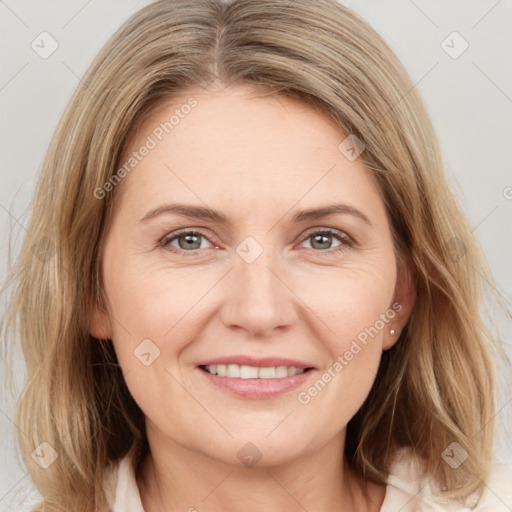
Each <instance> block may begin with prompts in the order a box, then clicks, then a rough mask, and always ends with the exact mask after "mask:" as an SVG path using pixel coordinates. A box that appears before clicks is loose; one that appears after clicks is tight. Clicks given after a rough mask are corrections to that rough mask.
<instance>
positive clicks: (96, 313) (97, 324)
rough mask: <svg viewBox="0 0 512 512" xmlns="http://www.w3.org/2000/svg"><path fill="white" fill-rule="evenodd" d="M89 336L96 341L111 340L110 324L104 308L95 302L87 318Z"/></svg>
mask: <svg viewBox="0 0 512 512" xmlns="http://www.w3.org/2000/svg"><path fill="white" fill-rule="evenodd" d="M89 334H90V335H91V336H93V337H94V338H96V339H98V340H111V339H112V322H111V320H110V315H109V314H108V311H107V310H106V309H105V307H104V306H103V305H102V304H100V303H98V302H96V303H94V305H93V307H92V312H91V315H90V318H89Z"/></svg>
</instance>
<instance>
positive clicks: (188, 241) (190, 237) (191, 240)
mask: <svg viewBox="0 0 512 512" xmlns="http://www.w3.org/2000/svg"><path fill="white" fill-rule="evenodd" d="M198 238H199V237H198V235H184V236H182V237H180V240H181V239H185V240H186V242H185V244H181V243H180V246H182V247H181V248H182V249H187V248H188V249H198V248H199V246H197V247H191V246H190V244H194V239H196V242H195V243H196V245H197V239H198ZM187 244H189V245H187ZM183 245H185V247H183ZM199 245H201V244H200V243H199Z"/></svg>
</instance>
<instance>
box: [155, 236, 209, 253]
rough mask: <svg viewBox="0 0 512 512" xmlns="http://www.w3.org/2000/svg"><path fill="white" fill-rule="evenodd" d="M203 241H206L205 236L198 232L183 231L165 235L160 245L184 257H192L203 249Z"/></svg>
mask: <svg viewBox="0 0 512 512" xmlns="http://www.w3.org/2000/svg"><path fill="white" fill-rule="evenodd" d="M205 240H207V238H206V236H205V235H204V234H203V233H201V232H200V231H193V230H183V231H177V232H175V233H171V234H170V235H166V236H165V237H164V238H163V239H162V240H161V241H160V245H161V246H162V247H166V248H168V249H169V250H171V251H172V252H177V253H180V254H183V255H184V256H194V255H197V251H201V250H203V249H205V247H204V246H202V242H203V241H205ZM208 243H210V242H208ZM212 245H213V244H212ZM206 248H207V247H206Z"/></svg>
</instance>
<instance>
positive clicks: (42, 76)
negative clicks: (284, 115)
mask: <svg viewBox="0 0 512 512" xmlns="http://www.w3.org/2000/svg"><path fill="white" fill-rule="evenodd" d="M147 3H149V2H146V1H142V0H122V1H121V0H109V1H108V2H105V1H104V2H99V1H98V0H89V1H86V0H52V1H50V0H45V1H41V0H37V1H36V0H5V1H3V0H0V38H1V47H0V62H1V68H0V108H1V117H0V144H1V160H0V236H1V238H0V240H1V248H0V249H1V251H0V279H2V280H3V279H4V278H5V275H6V268H7V260H8V253H7V240H8V234H9V231H10V230H12V237H13V240H12V242H13V246H12V247H13V252H12V256H15V255H16V251H17V247H19V242H20V240H21V238H22V237H23V235H24V228H23V225H24V223H25V222H26V221H27V218H28V217H27V214H26V209H27V207H28V205H29V202H30V199H31V197H32V194H33V190H34V186H35V183H36V180H37V177H38V174H39V172H40V168H41V163H42V160H43V157H44V154H45V151H46V148H47V145H48V143H49V141H50V138H51V136H52V133H53V131H54V129H55V127H56V124H57V122H58V119H59V118H60V115H61V113H62V111H63V109H64V107H65V105H66V103H67V101H68V99H69V98H70V96H71V94H72V92H73V91H74V89H75V87H76V86H77V85H78V83H79V81H80V77H81V76H82V75H83V73H84V71H85V70H86V68H87V66H88V65H89V63H90V62H91V61H92V59H93V57H94V55H95V54H96V53H97V51H98V50H99V49H100V47H101V46H102V45H103V44H104V42H105V41H106V40H107V39H108V37H109V36H110V35H111V34H112V33H113V32H114V30H115V29H116V28H117V27H118V26H119V25H120V24H121V23H122V22H123V21H124V20H125V19H126V18H127V17H129V16H130V15H131V14H132V13H134V12H135V11H136V10H137V9H138V8H140V7H142V6H144V5H146V4H147ZM344 3H345V4H347V5H349V6H350V7H352V8H353V9H354V10H355V11H357V12H358V13H359V14H361V15H362V16H363V18H365V19H366V20H367V21H368V22H369V23H370V24H371V25H372V26H373V27H374V28H376V29H377V31H378V32H379V33H380V34H381V35H382V36H383V37H384V38H385V39H386V40H387V41H388V42H389V44H390V45H391V46H392V48H393V49H394V50H395V51H396V53H397V54H398V56H399V58H401V60H402V61H403V62H404V63H405V65H406V67H407V69H408V71H409V73H410V76H411V78H412V80H413V82H414V83H415V84H416V87H417V88H418V89H419V91H420V93H421V95H422V97H423V99H424V101H425V103H426V106H427V109H428V110H429V112H430V114H431V116H432V118H433V121H434V125H435V127H436V130H437V134H438V137H439V140H440V142H441V146H442V149H443V153H444V156H445V159H446V165H447V172H448V173H449V175H450V179H451V181H452V183H453V186H454V187H455V190H456V193H457V196H458V197H459V200H460V202H461V204H462V206H463V208H464V209H465V211H466V213H467V215H468V217H469V219H470V221H471V224H472V226H473V227H474V232H475V234H476V235H477V236H478V238H479V240H480V242H481V244H482V247H483V249H484V251H485V254H486V256H487V259H488V262H489V265H490V268H491V271H492V273H493V276H494V278H495V280H496V283H497V290H498V292H499V293H500V294H501V295H502V297H503V298H504V300H505V301H506V303H507V307H508V308H509V309H510V307H511V305H512V273H511V272H510V256H511V254H512V236H511V234H510V233H511V229H510V224H511V223H510V220H511V217H512V172H511V165H510V162H511V158H510V157H511V149H510V148H511V142H512V123H511V119H512V59H511V57H510V50H511V48H512V3H511V2H510V0H499V1H496V0H472V1H468V0H464V1H463V0H459V1H456V0H430V1H428V0H415V1H413V0H387V1H386V2H383V1H382V0H357V1H356V0H353V1H351V2H344ZM43 31H46V32H48V33H49V34H51V37H52V38H54V39H55V40H56V41H57V43H58V48H57V50H56V51H55V52H54V53H53V54H52V55H50V56H49V57H48V58H42V57H41V56H40V55H38V54H37V53H36V52H35V51H34V49H33V48H32V47H31V43H32V42H33V41H35V43H34V44H37V43H38V42H39V45H40V46H42V44H41V43H40V41H41V37H44V36H40V34H41V33H42V32H43ZM453 31H457V32H458V33H459V34H460V35H461V36H462V37H463V38H464V39H465V40H466V41H467V43H468V44H469V47H468V49H467V50H466V51H465V52H464V53H462V54H461V55H460V56H459V57H458V58H453V57H451V56H450V55H448V54H447V53H446V51H445V49H443V47H442V42H443V41H444V40H446V38H447V36H449V35H450V34H452V32H453ZM457 37H458V36H451V37H450V38H448V40H447V42H445V43H444V47H445V48H446V46H447V45H449V46H452V47H453V48H452V49H451V50H450V51H452V52H453V51H457V49H460V48H461V44H462V41H461V40H457ZM49 44H50V41H49V39H47V40H46V44H45V48H46V49H48V48H49V47H50V46H49ZM42 50H43V49H42V48H41V51H42ZM0 300H2V301H3V302H1V303H0V314H2V311H3V308H4V307H5V294H4V295H3V296H2V297H0ZM495 321H496V322H497V321H498V320H495ZM493 323H494V321H493ZM500 329H501V330H502V333H503V336H504V338H505V343H506V347H505V348H506V349H507V351H508V353H509V354H510V355H511V356H512V345H511V338H512V336H511V329H510V325H504V326H503V327H500ZM15 361H16V364H15V368H14V369H15V373H16V377H17V381H18V383H19V382H21V380H22V378H23V364H22V359H21V357H20V355H19V354H17V355H16V356H15ZM0 370H1V372H2V375H4V374H5V371H6V369H5V367H3V366H2V367H1V368H0ZM18 390H19V386H18ZM511 399H512V390H511V389H507V388H504V387H502V388H501V395H500V397H499V399H498V408H499V410H500V412H499V414H498V419H499V421H501V422H504V421H505V418H506V417H507V415H508V417H511V414H510V413H511V408H512V405H511V404H512V402H511ZM13 407H14V399H13V397H11V396H9V394H6V393H4V392H2V394H1V395H0V461H1V462H0V511H1V510H5V511H7V510H9V511H12V510H28V505H29V501H27V502H26V503H25V504H24V505H23V506H22V505H20V504H18V502H17V499H16V496H17V492H18V491H19V490H20V489H22V487H23V486H24V485H25V484H29V478H28V476H27V475H26V472H25V471H24V470H23V469H22V467H21V466H19V465H18V463H17V462H16V458H15V455H14V450H13V438H12V435H13V430H14V429H15V428H16V427H15V426H14V424H13V422H12V414H13ZM508 425H509V430H510V423H508ZM501 428H503V426H502V427H501ZM499 443H501V444H498V448H497V452H498V455H499V457H500V459H502V460H508V461H512V448H511V446H510V443H509V444H506V442H504V441H499Z"/></svg>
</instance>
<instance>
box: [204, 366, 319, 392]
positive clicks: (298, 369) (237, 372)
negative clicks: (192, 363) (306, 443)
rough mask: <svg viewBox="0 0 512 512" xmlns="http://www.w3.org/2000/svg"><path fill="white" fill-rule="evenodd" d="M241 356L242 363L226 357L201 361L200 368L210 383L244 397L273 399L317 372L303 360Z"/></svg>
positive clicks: (294, 387) (301, 383) (302, 383)
mask: <svg viewBox="0 0 512 512" xmlns="http://www.w3.org/2000/svg"><path fill="white" fill-rule="evenodd" d="M238 359H239V360H240V359H243V360H242V361H239V362H240V364H238V363H234V362H229V361H228V360H227V359H224V360H217V361H215V362H208V364H200V365H198V366H197V369H198V370H199V371H200V372H201V375H203V376H204V377H205V379H206V381H207V382H208V383H209V384H211V385H213V386H214V387H216V388H217V389H220V390H222V391H224V392H226V393H228V394H230V395H234V396H235V397H237V398H242V399H244V400H263V399H269V398H273V397H276V396H279V395H282V394H284V393H287V392H289V391H292V390H293V389H296V388H297V387H299V386H301V385H304V384H305V383H306V382H307V381H308V380H309V379H310V378H311V375H312V374H314V373H315V371H316V369H315V368H314V367H313V366H307V365H306V364H304V363H301V362H299V361H290V360H281V359H279V360H276V359H266V360H253V361H254V362H253V361H248V360H247V358H238ZM249 362H252V364H247V363H249ZM242 363H245V364H242ZM272 363H274V364H272Z"/></svg>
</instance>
